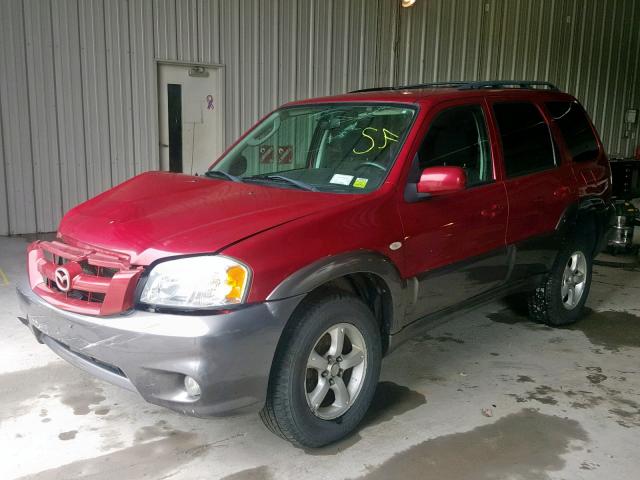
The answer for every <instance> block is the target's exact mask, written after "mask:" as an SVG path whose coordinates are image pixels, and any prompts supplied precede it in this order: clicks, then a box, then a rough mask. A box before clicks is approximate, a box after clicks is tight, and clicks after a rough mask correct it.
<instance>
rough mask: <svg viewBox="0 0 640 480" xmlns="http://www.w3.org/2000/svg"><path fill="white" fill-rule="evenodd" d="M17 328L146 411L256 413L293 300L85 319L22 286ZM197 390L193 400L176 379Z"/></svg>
mask: <svg viewBox="0 0 640 480" xmlns="http://www.w3.org/2000/svg"><path fill="white" fill-rule="evenodd" d="M17 293H18V299H19V303H20V308H21V310H22V312H23V314H24V318H21V321H22V322H23V323H25V325H27V326H28V327H29V328H30V329H31V330H32V331H33V332H34V334H35V335H36V338H37V339H38V340H39V341H40V342H41V343H44V344H46V345H47V346H49V348H51V349H52V350H53V351H54V352H55V353H56V354H58V355H59V356H60V357H62V358H63V359H65V360H67V361H68V362H69V363H71V364H73V365H75V366H76V367H79V368H81V369H83V370H85V371H87V372H89V373H91V374H93V375H95V376H96V377H98V378H101V379H102V380H106V381H108V382H110V383H113V384H115V385H118V386H120V387H123V388H126V389H129V390H132V391H137V392H139V393H140V395H142V397H143V398H144V399H145V400H147V401H148V402H150V403H153V404H156V405H161V406H164V407H168V408H170V409H172V410H176V411H178V412H181V413H184V414H188V415H195V416H216V415H226V414H230V413H240V412H245V411H257V410H259V409H260V408H262V406H263V405H264V401H265V398H266V393H267V385H268V380H269V372H270V369H271V363H272V360H273V356H274V353H275V350H276V346H277V344H278V340H279V339H280V335H281V333H282V330H283V329H284V326H285V324H286V321H287V319H288V318H289V317H290V315H291V313H292V312H293V310H294V308H295V307H296V306H297V305H298V303H299V302H300V300H301V297H300V296H297V297H291V298H288V299H284V300H278V301H272V302H265V303H260V304H254V305H248V306H246V307H244V308H241V309H238V310H233V311H229V312H227V313H221V314H217V315H203V316H199V315H173V314H162V313H151V312H143V311H133V312H130V313H128V314H122V315H116V316H110V317H93V316H88V315H81V314H76V313H72V312H67V311H64V310H60V309H59V308H57V307H55V306H53V305H50V304H48V303H47V302H45V301H44V300H43V299H42V298H40V297H39V296H37V295H36V294H35V293H34V292H33V291H32V290H31V288H30V287H29V285H28V284H27V282H26V281H24V282H22V283H21V284H20V285H19V286H18V287H17ZM185 375H189V376H191V377H193V378H194V379H196V381H197V382H198V383H199V384H200V387H201V389H202V394H201V395H200V397H199V398H197V399H193V397H190V396H189V395H188V394H187V393H186V391H185V389H184V376H185Z"/></svg>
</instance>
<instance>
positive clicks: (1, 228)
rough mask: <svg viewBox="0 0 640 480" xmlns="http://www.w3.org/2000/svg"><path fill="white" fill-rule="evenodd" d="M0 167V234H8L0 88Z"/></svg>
mask: <svg viewBox="0 0 640 480" xmlns="http://www.w3.org/2000/svg"><path fill="white" fill-rule="evenodd" d="M0 154H1V155H0V168H2V171H0V173H1V174H2V186H3V188H4V191H3V194H4V195H2V196H3V197H4V204H3V208H4V210H3V211H4V214H3V215H2V216H0V219H1V220H2V222H1V223H0V235H8V234H9V232H10V231H11V223H10V218H9V189H8V186H7V168H6V165H5V161H6V160H5V159H6V158H7V152H6V150H5V146H4V125H3V120H2V90H0Z"/></svg>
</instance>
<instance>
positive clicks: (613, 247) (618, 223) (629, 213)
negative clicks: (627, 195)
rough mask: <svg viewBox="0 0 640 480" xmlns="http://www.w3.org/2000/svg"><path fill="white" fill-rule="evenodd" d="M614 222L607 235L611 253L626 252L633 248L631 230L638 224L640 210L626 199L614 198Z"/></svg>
mask: <svg viewBox="0 0 640 480" xmlns="http://www.w3.org/2000/svg"><path fill="white" fill-rule="evenodd" d="M614 206H615V209H616V214H615V223H614V225H613V227H612V228H611V232H610V236H609V251H610V252H611V253H621V252H627V251H629V250H631V249H632V248H633V231H634V228H635V227H636V226H637V225H640V210H638V209H637V208H636V207H634V206H633V204H632V203H630V202H627V201H626V200H616V201H615V203H614Z"/></svg>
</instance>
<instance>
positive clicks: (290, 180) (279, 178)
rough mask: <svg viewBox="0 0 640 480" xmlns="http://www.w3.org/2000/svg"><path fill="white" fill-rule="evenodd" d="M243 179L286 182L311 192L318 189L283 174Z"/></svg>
mask: <svg viewBox="0 0 640 480" xmlns="http://www.w3.org/2000/svg"><path fill="white" fill-rule="evenodd" d="M244 180H245V181H251V180H257V181H260V180H262V181H265V180H275V181H277V182H286V183H289V184H291V185H294V186H295V187H298V188H299V189H300V190H309V191H311V192H317V191H318V189H317V188H316V187H314V186H313V185H309V184H308V183H305V182H301V181H300V180H294V179H293V178H289V177H285V176H284V175H266V174H263V175H254V176H253V177H246V178H245V179H244Z"/></svg>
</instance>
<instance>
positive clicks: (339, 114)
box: [206, 104, 416, 193]
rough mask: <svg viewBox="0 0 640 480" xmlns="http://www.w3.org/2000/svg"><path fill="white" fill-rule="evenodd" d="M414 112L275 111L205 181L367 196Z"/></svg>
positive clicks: (339, 107)
mask: <svg viewBox="0 0 640 480" xmlns="http://www.w3.org/2000/svg"><path fill="white" fill-rule="evenodd" d="M415 113H416V110H415V109H414V108H413V107H409V106H405V105H399V104H398V105H391V104H324V105H304V106H296V107H288V108H283V109H280V110H277V111H275V112H274V113H273V114H271V115H270V116H269V117H268V118H266V119H265V120H264V121H263V122H261V123H260V124H259V125H258V126H257V127H256V128H254V129H253V130H252V131H251V132H249V134H248V135H247V136H246V137H245V138H244V139H242V141H240V142H239V143H238V144H237V145H236V146H235V147H234V148H233V149H232V150H231V151H229V152H228V153H227V154H226V155H225V156H224V157H222V158H220V159H219V160H218V161H217V162H216V163H215V165H214V166H213V167H212V168H211V170H210V171H209V172H207V173H206V175H207V176H217V177H219V178H225V177H226V178H227V179H229V180H231V179H233V180H235V181H242V182H246V183H260V184H267V185H270V186H276V187H282V188H300V189H307V190H317V191H327V192H337V193H365V192H370V191H373V190H375V189H376V188H378V187H379V186H380V185H381V184H382V182H383V181H384V179H385V178H386V176H387V173H388V172H389V170H390V169H391V167H392V166H393V164H394V162H395V159H396V157H397V155H398V152H399V151H400V148H401V147H402V144H403V142H404V139H405V137H406V134H407V132H408V131H409V129H410V128H411V125H412V123H413V118H414V116H415Z"/></svg>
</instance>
